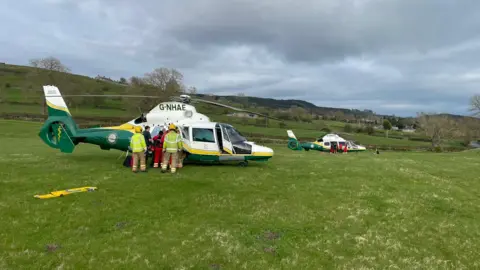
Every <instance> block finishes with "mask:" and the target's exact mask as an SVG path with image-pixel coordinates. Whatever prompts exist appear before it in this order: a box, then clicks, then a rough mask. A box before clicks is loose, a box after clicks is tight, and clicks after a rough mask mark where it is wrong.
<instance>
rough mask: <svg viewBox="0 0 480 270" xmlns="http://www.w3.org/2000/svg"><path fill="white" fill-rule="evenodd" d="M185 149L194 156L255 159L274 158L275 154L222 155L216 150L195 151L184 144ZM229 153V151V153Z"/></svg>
mask: <svg viewBox="0 0 480 270" xmlns="http://www.w3.org/2000/svg"><path fill="white" fill-rule="evenodd" d="M183 148H185V150H187V151H188V152H189V153H191V154H194V155H207V156H255V157H272V156H273V153H269V152H254V153H252V154H221V153H220V152H218V151H216V150H202V149H193V148H191V147H189V146H188V145H186V144H183ZM227 152H228V151H227Z"/></svg>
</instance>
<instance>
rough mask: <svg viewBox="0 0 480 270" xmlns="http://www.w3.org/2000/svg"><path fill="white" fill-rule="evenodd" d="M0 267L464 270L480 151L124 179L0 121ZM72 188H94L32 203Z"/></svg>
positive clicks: (86, 155) (477, 214) (301, 159)
mask: <svg viewBox="0 0 480 270" xmlns="http://www.w3.org/2000/svg"><path fill="white" fill-rule="evenodd" d="M0 125H1V126H2V129H1V130H0V138H1V139H0V144H1V149H2V152H1V153H0V174H1V177H0V213H1V214H2V218H1V219H0V228H1V230H0V268H1V269H322V268H329V269H332V268H335V269H467V268H468V269H472V268H478V267H480V256H479V255H480V254H479V253H480V252H479V250H480V223H479V222H478V220H479V219H480V169H479V168H480V151H467V152H458V153H441V154H433V153H395V152H382V153H381V154H380V155H373V154H372V153H371V152H367V153H360V154H348V155H329V154H320V153H316V152H312V151H310V152H294V151H290V150H288V149H287V148H286V147H283V146H274V150H275V156H274V157H273V159H272V160H271V161H269V162H267V163H252V164H251V165H250V166H249V167H247V168H240V167H236V166H230V165H221V166H200V165H188V166H186V167H185V168H183V169H181V170H180V172H179V173H178V174H177V175H171V174H161V173H159V172H158V171H155V170H150V171H149V172H148V173H146V174H137V175H134V174H132V173H131V172H130V171H129V169H128V168H125V167H123V166H122V165H121V160H119V159H117V158H118V157H119V152H114V151H102V150H100V149H98V148H97V147H94V146H89V145H80V147H78V148H77V149H76V150H75V153H74V154H72V155H66V154H61V153H57V152H56V151H54V150H53V149H50V148H48V147H47V146H46V145H44V144H43V143H42V142H41V141H40V139H39V138H38V137H37V135H36V134H37V132H38V129H39V127H40V125H39V124H38V123H29V122H12V121H0ZM80 186H97V187H98V188H99V190H98V191H97V192H92V193H79V194H72V195H69V196H66V197H64V198H54V199H48V200H39V199H35V198H34V197H33V196H34V195H35V194H45V193H48V192H50V191H53V190H58V189H66V188H73V187H80Z"/></svg>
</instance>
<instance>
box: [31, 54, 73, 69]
mask: <svg viewBox="0 0 480 270" xmlns="http://www.w3.org/2000/svg"><path fill="white" fill-rule="evenodd" d="M29 62H30V65H31V66H32V67H35V68H42V69H46V70H49V71H58V72H66V73H68V72H70V69H69V68H68V67H67V66H65V65H64V64H62V62H60V60H59V59H57V58H55V57H52V56H49V57H46V58H38V59H30V61H29Z"/></svg>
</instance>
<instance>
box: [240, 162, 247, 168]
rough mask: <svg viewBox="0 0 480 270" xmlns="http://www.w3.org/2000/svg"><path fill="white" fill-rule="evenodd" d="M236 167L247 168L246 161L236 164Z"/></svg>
mask: <svg viewBox="0 0 480 270" xmlns="http://www.w3.org/2000/svg"><path fill="white" fill-rule="evenodd" d="M238 166H239V167H247V166H248V161H242V162H240V163H238Z"/></svg>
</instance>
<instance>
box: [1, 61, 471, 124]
mask: <svg viewBox="0 0 480 270" xmlns="http://www.w3.org/2000/svg"><path fill="white" fill-rule="evenodd" d="M45 84H55V85H57V86H58V87H59V88H60V90H61V91H62V93H70V94H72V93H74V94H94V93H96V94H98V93H108V94H128V87H126V86H128V83H127V82H126V80H125V79H123V78H122V79H121V80H120V81H115V80H111V79H109V78H105V77H103V76H101V75H99V76H97V77H96V78H90V77H87V76H83V75H76V74H70V73H58V72H49V71H47V70H42V69H36V68H32V67H28V66H19V65H9V64H5V63H0V102H1V103H9V104H41V103H42V102H43V92H42V90H41V89H42V85H45ZM192 96H197V97H199V98H203V99H214V100H216V101H219V102H227V103H230V104H235V105H240V106H243V107H244V108H249V109H252V110H262V109H263V111H264V112H266V113H272V112H273V110H289V109H291V108H292V107H300V108H303V109H304V110H305V111H306V112H308V113H309V114H311V115H320V116H327V118H328V119H332V118H333V119H335V120H341V121H343V120H342V119H344V120H348V119H353V120H358V119H360V118H369V119H370V118H372V117H373V118H377V119H378V118H391V117H393V116H390V115H378V114H375V113H374V112H373V111H371V110H355V109H354V110H351V109H345V108H331V107H320V106H316V105H315V104H312V103H310V102H307V101H303V100H294V99H287V100H281V99H273V98H260V97H248V96H233V95H231V96H210V95H206V94H192ZM71 100H73V101H71V104H72V105H73V106H86V107H89V106H90V107H96V108H111V109H119V108H120V109H125V107H127V106H126V105H125V101H124V100H122V99H120V98H117V99H115V98H111V99H108V100H102V99H92V100H88V101H87V100H82V99H81V98H76V99H71ZM69 103H70V102H69ZM122 104H123V105H122ZM135 110H136V111H138V109H137V108H135ZM450 116H451V117H454V118H458V119H460V118H470V117H467V116H461V115H450ZM339 117H341V118H342V119H339ZM396 119H398V118H396ZM406 119H409V118H406Z"/></svg>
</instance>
